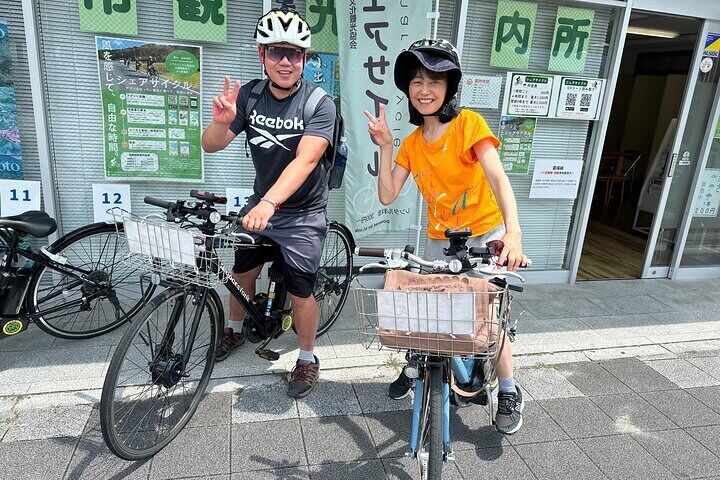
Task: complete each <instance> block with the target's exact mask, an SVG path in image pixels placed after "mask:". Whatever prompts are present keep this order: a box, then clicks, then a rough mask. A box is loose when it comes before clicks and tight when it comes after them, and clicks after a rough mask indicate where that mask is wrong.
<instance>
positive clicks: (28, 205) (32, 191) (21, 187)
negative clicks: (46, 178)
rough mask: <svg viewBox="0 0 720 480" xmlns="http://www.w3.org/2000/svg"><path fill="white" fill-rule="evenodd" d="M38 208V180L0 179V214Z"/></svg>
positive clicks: (15, 213)
mask: <svg viewBox="0 0 720 480" xmlns="http://www.w3.org/2000/svg"><path fill="white" fill-rule="evenodd" d="M29 210H40V182H32V181H26V180H0V216H2V217H9V216H11V215H20V214H21V213H25V212H27V211H29Z"/></svg>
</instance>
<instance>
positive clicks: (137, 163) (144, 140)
mask: <svg viewBox="0 0 720 480" xmlns="http://www.w3.org/2000/svg"><path fill="white" fill-rule="evenodd" d="M95 41H96V45H97V53H98V68H99V71H100V90H101V94H102V103H103V132H104V135H103V143H104V146H105V147H104V150H105V176H106V177H107V178H125V179H146V180H150V179H153V180H181V181H182V180H185V181H197V180H202V179H203V152H202V147H201V144H200V138H201V136H202V120H201V105H200V103H201V102H200V100H201V98H202V89H201V80H200V79H201V71H200V65H201V57H202V49H201V47H197V46H194V47H193V46H188V45H177V44H166V43H148V42H144V41H139V40H128V39H121V38H106V37H96V38H95Z"/></svg>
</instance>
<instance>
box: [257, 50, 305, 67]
mask: <svg viewBox="0 0 720 480" xmlns="http://www.w3.org/2000/svg"><path fill="white" fill-rule="evenodd" d="M265 55H267V57H268V58H269V59H270V60H272V61H273V62H275V63H280V62H282V60H283V58H287V59H288V60H289V61H290V63H294V64H298V63H300V62H302V61H303V59H304V58H305V51H304V50H301V49H299V48H291V47H273V46H270V47H265Z"/></svg>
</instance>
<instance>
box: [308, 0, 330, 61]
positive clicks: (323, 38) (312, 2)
mask: <svg viewBox="0 0 720 480" xmlns="http://www.w3.org/2000/svg"><path fill="white" fill-rule="evenodd" d="M305 18H306V19H307V22H308V24H309V25H310V33H312V51H313V52H319V53H335V54H337V53H338V33H337V20H336V19H335V0H307V4H306V7H305Z"/></svg>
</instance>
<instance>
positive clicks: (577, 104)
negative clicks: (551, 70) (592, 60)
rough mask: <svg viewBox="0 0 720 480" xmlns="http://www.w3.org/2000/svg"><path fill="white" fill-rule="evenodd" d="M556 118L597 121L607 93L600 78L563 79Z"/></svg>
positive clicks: (561, 79) (560, 84)
mask: <svg viewBox="0 0 720 480" xmlns="http://www.w3.org/2000/svg"><path fill="white" fill-rule="evenodd" d="M558 84H559V90H560V91H559V92H558V95H557V110H556V112H555V117H557V118H569V119H572V120H597V119H598V118H599V116H600V102H601V101H602V96H603V93H604V92H605V80H603V79H600V78H581V77H561V78H560V82H558Z"/></svg>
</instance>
